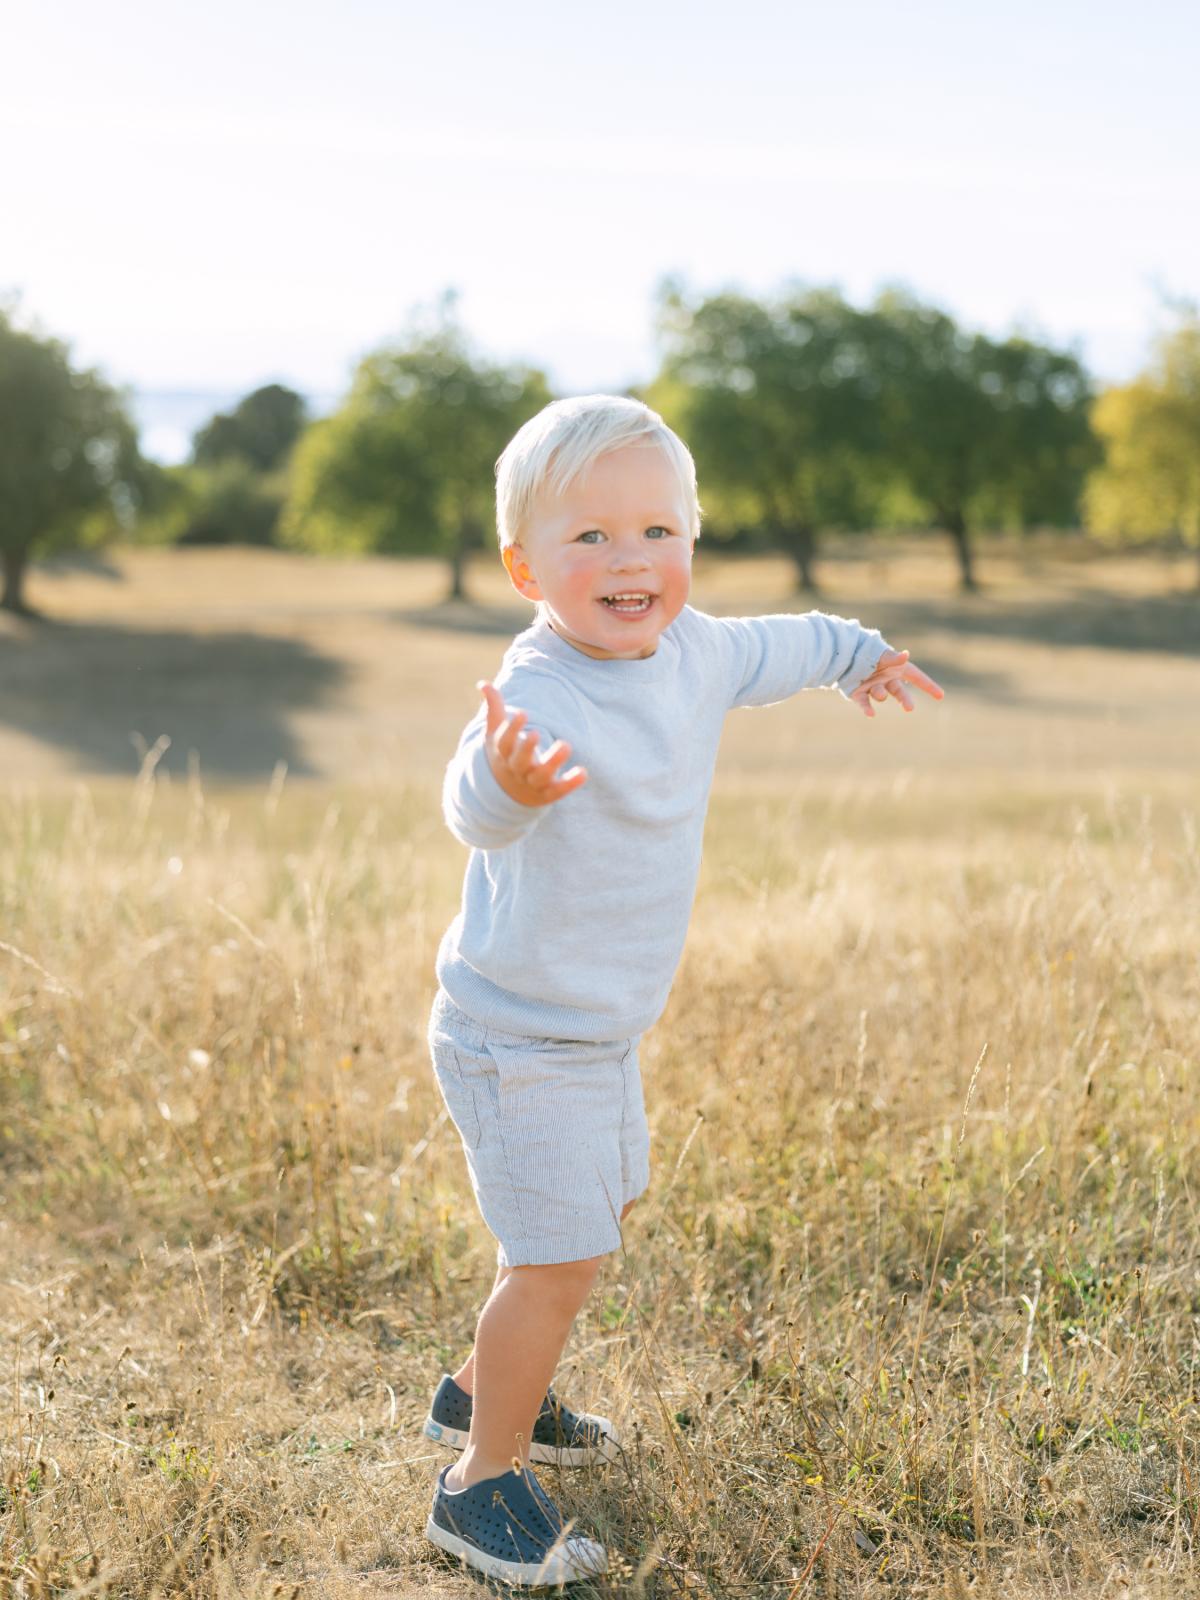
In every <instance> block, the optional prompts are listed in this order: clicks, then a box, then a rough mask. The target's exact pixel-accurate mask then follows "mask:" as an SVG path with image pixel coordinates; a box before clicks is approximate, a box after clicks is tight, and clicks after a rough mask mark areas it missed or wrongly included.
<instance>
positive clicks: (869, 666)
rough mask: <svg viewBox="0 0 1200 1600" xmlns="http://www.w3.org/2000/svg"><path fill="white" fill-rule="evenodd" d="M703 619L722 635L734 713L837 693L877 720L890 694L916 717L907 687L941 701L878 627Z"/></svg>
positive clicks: (823, 619)
mask: <svg viewBox="0 0 1200 1600" xmlns="http://www.w3.org/2000/svg"><path fill="white" fill-rule="evenodd" d="M704 620H705V622H706V623H707V624H708V625H709V626H710V627H713V628H715V629H716V630H717V634H716V638H715V640H714V643H716V644H717V645H718V646H719V647H720V648H721V653H722V655H723V656H724V658H725V669H726V671H727V673H728V675H729V676H728V692H729V702H728V703H729V705H730V707H733V706H766V705H772V704H774V702H775V701H777V700H786V699H787V698H788V697H789V696H790V695H793V694H798V693H799V691H800V690H801V689H838V690H840V692H841V693H842V694H843V695H844V696H845V698H846V699H847V700H853V701H854V702H855V703H856V704H857V705H858V706H860V707H861V709H862V710H863V711H864V712H865V713H866V715H867V716H869V717H873V716H874V715H875V708H874V706H873V705H872V701H873V700H886V699H887V697H888V695H893V696H894V697H895V698H896V699H897V700H898V701H899V702H900V703H901V705H903V706H904V708H905V710H909V711H911V710H912V701H911V700H910V699H909V696H908V693H907V690H906V688H905V685H906V684H912V685H913V686H914V687H915V688H919V689H923V690H924V691H925V693H927V694H930V695H932V696H933V697H934V698H935V699H937V700H940V699H941V698H942V689H941V687H940V686H939V685H938V684H936V683H935V682H934V680H933V679H932V678H931V677H929V676H928V674H927V673H924V672H922V671H921V669H920V667H918V666H916V665H914V664H913V663H912V662H911V661H910V660H909V657H908V652H907V650H893V649H892V648H891V647H890V646H889V644H888V642H887V640H886V639H885V638H884V637H883V635H882V634H881V633H880V632H879V630H878V629H877V628H864V627H863V625H862V623H860V622H859V621H858V619H857V618H855V617H838V616H834V615H833V614H832V613H830V612H826V611H805V612H802V613H800V614H799V615H797V614H793V613H787V614H783V615H776V616H766V617H708V618H705V619H704Z"/></svg>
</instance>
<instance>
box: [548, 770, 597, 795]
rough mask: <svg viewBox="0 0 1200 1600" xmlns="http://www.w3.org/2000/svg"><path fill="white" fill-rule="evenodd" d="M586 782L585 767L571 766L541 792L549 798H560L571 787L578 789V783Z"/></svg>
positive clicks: (568, 791) (569, 790)
mask: <svg viewBox="0 0 1200 1600" xmlns="http://www.w3.org/2000/svg"><path fill="white" fill-rule="evenodd" d="M586 782H587V768H586V767H572V768H571V770H570V772H564V773H563V775H562V777H561V778H556V779H555V781H554V782H553V783H552V784H550V785H549V786H548V787H547V788H546V789H545V790H544V791H543V792H544V793H545V794H547V795H549V797H550V799H551V800H561V799H562V797H563V795H565V794H570V793H571V791H572V790H573V789H578V788H579V786H580V784H583V783H586Z"/></svg>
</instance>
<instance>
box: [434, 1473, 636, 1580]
mask: <svg viewBox="0 0 1200 1600" xmlns="http://www.w3.org/2000/svg"><path fill="white" fill-rule="evenodd" d="M449 1471H450V1468H449V1467H448V1466H446V1467H443V1468H442V1470H441V1471H440V1472H439V1473H438V1477H437V1483H436V1484H435V1486H434V1490H433V1508H432V1510H431V1511H430V1513H429V1521H428V1522H427V1523H426V1524H425V1534H426V1537H427V1538H429V1539H431V1540H432V1541H433V1543H434V1544H436V1545H437V1546H438V1547H439V1548H440V1549H442V1550H445V1551H447V1552H448V1553H449V1554H450V1555H452V1556H458V1557H459V1558H460V1559H461V1560H462V1561H463V1562H464V1563H465V1564H466V1565H467V1566H468V1567H473V1568H474V1569H475V1570H476V1572H482V1573H485V1574H486V1575H487V1576H488V1577H489V1578H500V1579H502V1580H503V1581H504V1582H505V1583H510V1584H543V1583H546V1584H549V1583H578V1582H579V1581H580V1579H583V1578H594V1577H597V1576H598V1575H599V1574H600V1573H602V1572H607V1571H608V1554H607V1552H606V1550H605V1548H604V1546H603V1545H602V1544H597V1542H596V1541H595V1539H586V1538H584V1536H583V1535H582V1534H580V1533H572V1532H571V1527H572V1524H570V1523H565V1524H564V1522H563V1519H562V1513H561V1512H560V1511H559V1509H558V1507H557V1506H556V1505H555V1504H554V1502H553V1501H552V1500H551V1499H550V1497H549V1495H548V1494H547V1493H546V1491H545V1490H544V1489H543V1488H542V1486H541V1484H540V1483H538V1481H537V1479H536V1478H535V1477H534V1475H533V1472H532V1470H531V1469H530V1468H528V1467H527V1468H526V1469H525V1470H524V1471H523V1472H516V1471H512V1472H502V1473H501V1474H500V1476H499V1477H497V1478H484V1479H482V1480H481V1481H480V1482H479V1483H473V1484H472V1485H471V1487H470V1488H469V1489H460V1490H459V1491H458V1492H457V1493H455V1492H454V1491H453V1490H451V1489H447V1487H446V1483H445V1478H446V1474H447V1473H448V1472H449Z"/></svg>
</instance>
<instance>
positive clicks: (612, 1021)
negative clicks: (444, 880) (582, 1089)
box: [434, 943, 662, 1044]
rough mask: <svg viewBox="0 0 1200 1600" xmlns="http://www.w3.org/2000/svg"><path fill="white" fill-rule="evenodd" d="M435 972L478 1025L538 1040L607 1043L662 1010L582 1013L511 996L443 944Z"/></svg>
mask: <svg viewBox="0 0 1200 1600" xmlns="http://www.w3.org/2000/svg"><path fill="white" fill-rule="evenodd" d="M434 970H435V971H436V973H437V978H438V982H439V983H440V984H441V986H442V988H443V989H445V991H446V993H447V994H448V995H449V996H450V998H451V1000H453V1002H454V1004H455V1005H456V1006H457V1007H458V1009H459V1010H460V1011H464V1012H466V1014H467V1016H468V1017H470V1018H471V1020H472V1022H477V1023H478V1024H479V1025H480V1027H481V1028H497V1029H499V1030H500V1031H501V1032H502V1033H518V1034H526V1035H530V1034H532V1035H533V1036H535V1037H536V1038H539V1039H578V1040H580V1041H582V1042H583V1043H586V1044H601V1043H611V1042H616V1041H619V1040H625V1039H630V1038H632V1037H633V1036H634V1035H635V1034H640V1033H645V1031H646V1030H647V1028H650V1027H652V1026H653V1025H654V1023H656V1022H657V1021H658V1019H659V1017H660V1016H661V1014H662V1008H661V1007H660V1008H659V1009H658V1010H657V1011H654V1012H652V1013H649V1014H647V1013H646V1012H644V1011H641V1012H631V1013H628V1014H624V1015H622V1014H620V1013H616V1012H601V1011H583V1010H581V1009H579V1008H578V1007H577V1006H564V1005H554V1004H553V1003H551V1002H548V1001H545V1000H538V999H534V998H532V997H530V996H528V995H520V994H513V993H512V991H511V990H510V989H501V988H500V987H499V986H498V985H497V984H494V983H492V982H491V980H490V979H488V978H485V977H484V975H483V973H482V972H478V971H477V970H476V969H475V968H474V967H473V966H471V964H470V962H468V961H464V960H463V958H462V956H461V955H459V953H458V952H457V950H448V949H447V948H446V946H445V944H444V943H443V946H442V948H441V949H439V951H438V955H437V961H436V963H435V968H434Z"/></svg>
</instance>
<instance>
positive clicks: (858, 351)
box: [644, 278, 882, 591]
mask: <svg viewBox="0 0 1200 1600" xmlns="http://www.w3.org/2000/svg"><path fill="white" fill-rule="evenodd" d="M656 331H657V335H658V338H659V342H660V345H661V347H662V351H663V358H662V366H661V370H660V372H659V375H658V377H657V379H656V380H655V382H654V384H652V385H651V386H649V387H648V388H647V389H646V390H645V391H644V397H645V398H646V399H648V400H649V401H650V403H651V404H654V405H656V406H657V407H658V409H660V410H662V411H663V412H664V415H667V414H669V415H670V416H671V418H672V419H673V420H677V422H678V426H679V428H680V431H681V432H682V433H683V435H684V437H686V439H687V440H688V443H689V446H690V447H691V448H692V449H693V450H694V451H695V453H696V455H697V456H698V457H699V459H700V460H701V461H702V463H703V484H704V503H705V506H706V508H707V509H708V510H710V511H714V510H715V511H716V513H717V521H718V523H719V524H724V525H725V526H726V527H729V528H732V527H735V526H738V525H744V524H746V523H753V524H757V525H758V526H760V527H761V528H762V529H763V530H764V533H765V534H766V536H767V538H768V539H769V540H770V542H771V543H772V544H773V545H775V546H776V547H777V548H779V549H781V550H783V551H785V552H786V553H787V554H788V555H789V556H790V557H791V558H792V560H793V561H794V563H795V566H796V574H797V581H798V586H799V588H800V589H802V590H808V591H815V589H816V576H815V571H814V563H815V560H816V554H817V541H818V535H819V533H820V531H821V530H822V529H827V528H834V527H840V528H864V527H867V526H869V525H870V524H871V522H872V521H873V519H874V516H875V511H876V507H877V504H878V497H879V493H880V490H881V487H882V485H881V478H880V460H881V453H882V435H881V432H880V413H879V406H878V399H877V395H878V386H879V385H878V376H877V373H876V371H875V369H874V366H873V360H872V331H873V330H872V326H871V321H870V318H869V317H868V316H866V315H864V314H863V313H862V312H859V311H856V310H855V309H854V308H853V307H852V306H849V305H847V304H846V302H845V301H844V300H843V299H842V298H841V296H840V295H839V294H837V293H836V292H835V291H833V290H829V289H817V290H803V289H795V290H790V291H787V292H785V293H784V294H782V295H781V296H780V297H779V298H777V299H775V300H771V301H758V300H754V299H751V298H749V297H748V296H745V295H741V294H736V293H732V292H729V293H722V294H717V295H712V296H710V297H709V298H707V299H702V300H699V301H695V302H689V300H688V298H687V297H686V294H685V291H684V288H683V286H682V285H681V283H680V282H679V281H678V280H677V279H672V278H668V279H665V280H664V281H663V282H662V283H661V284H660V286H659V289H658V295H657V306H656Z"/></svg>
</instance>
